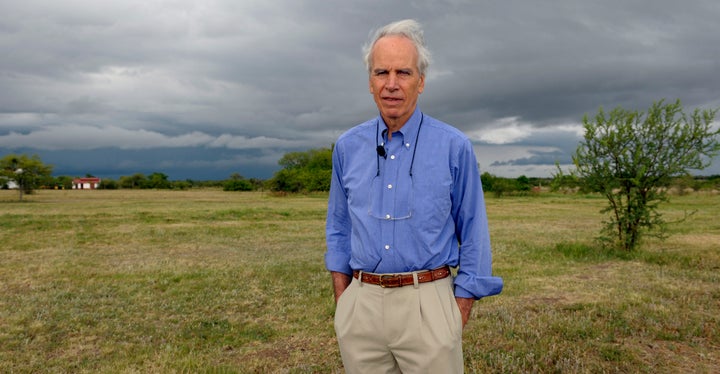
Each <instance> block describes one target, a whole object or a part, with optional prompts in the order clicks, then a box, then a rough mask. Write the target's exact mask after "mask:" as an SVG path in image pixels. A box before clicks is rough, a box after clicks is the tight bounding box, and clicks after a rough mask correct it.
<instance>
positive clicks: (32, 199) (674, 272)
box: [0, 190, 720, 373]
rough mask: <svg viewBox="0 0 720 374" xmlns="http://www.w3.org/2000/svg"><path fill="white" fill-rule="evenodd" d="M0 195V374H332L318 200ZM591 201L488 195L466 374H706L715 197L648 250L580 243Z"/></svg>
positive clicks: (668, 210)
mask: <svg viewBox="0 0 720 374" xmlns="http://www.w3.org/2000/svg"><path fill="white" fill-rule="evenodd" d="M16 198H17V195H16V194H15V193H14V191H0V243H1V244H2V246H1V247H0V363H2V365H1V366H2V369H0V371H3V372H13V373H14V372H17V373H26V372H51V373H53V372H57V373H60V372H62V373H64V372H80V373H91V372H92V373H98V372H99V373H117V372H125V373H135V372H143V373H145V372H153V373H168V372H169V373H173V372H176V373H180V372H201V373H204V372H207V373H215V372H228V373H233V372H237V373H246V372H283V373H314V372H337V371H341V361H340V357H339V353H338V350H337V343H336V341H335V337H334V332H333V329H332V318H333V311H334V305H333V302H332V293H331V288H330V287H331V283H330V277H329V274H328V273H327V272H326V271H325V269H324V265H323V254H324V247H325V244H324V221H325V209H326V201H327V196H326V195H316V196H290V197H273V196H270V195H267V194H262V193H237V192H222V191H219V190H191V191H127V190H119V191H38V192H37V194H35V195H30V196H26V199H25V200H26V201H24V202H22V203H19V202H15V201H14V200H15V199H16ZM603 204H604V201H603V200H602V199H600V198H596V197H592V196H571V195H550V194H549V195H541V196H538V197H516V198H502V199H495V198H492V197H490V198H488V200H487V206H488V215H489V217H490V229H491V235H492V241H493V247H494V253H493V256H494V272H495V273H496V274H497V275H499V276H502V277H503V278H504V279H505V290H504V291H503V293H502V294H501V295H499V296H496V297H491V298H487V299H485V300H481V301H480V302H478V303H476V305H475V307H474V309H473V316H472V319H471V321H470V323H469V324H468V326H467V327H466V329H465V332H464V350H465V358H466V369H467V372H470V373H473V372H477V373H493V372H494V373H508V372H538V373H556V372H581V373H582V372H587V373H596V372H641V373H642V372H646V373H656V372H666V373H674V372H700V373H704V372H707V373H712V372H718V371H720V353H718V352H720V328H719V327H718V324H719V322H720V253H719V251H720V220H718V219H717V217H718V216H719V215H720V196H715V195H710V194H705V195H700V194H697V195H689V196H682V197H674V198H672V200H671V203H670V204H667V205H665V206H663V213H664V214H666V216H667V217H668V218H671V219H672V218H674V219H679V218H682V217H684V216H685V212H686V211H693V210H694V211H695V214H693V215H691V216H690V217H689V218H687V219H686V220H685V221H683V222H681V223H679V224H676V225H673V226H670V231H671V234H672V236H670V238H669V239H668V240H666V241H658V240H656V239H652V238H648V239H647V240H646V242H645V243H644V245H643V246H642V249H641V250H640V251H638V252H637V253H633V254H631V255H623V256H619V255H618V254H617V253H612V252H603V251H599V250H598V249H597V247H596V246H595V244H594V243H593V241H592V238H593V237H594V236H596V234H597V233H598V230H599V229H600V226H601V220H602V217H601V216H600V214H599V210H600V209H601V207H602V206H603Z"/></svg>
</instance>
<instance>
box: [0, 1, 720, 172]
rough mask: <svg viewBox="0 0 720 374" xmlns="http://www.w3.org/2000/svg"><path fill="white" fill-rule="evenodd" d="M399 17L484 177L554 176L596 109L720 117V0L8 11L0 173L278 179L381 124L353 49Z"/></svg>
mask: <svg viewBox="0 0 720 374" xmlns="http://www.w3.org/2000/svg"><path fill="white" fill-rule="evenodd" d="M403 18H414V19H416V20H418V21H420V22H421V23H422V24H423V26H424V28H425V37H426V39H427V43H428V46H429V48H430V50H431V51H432V53H433V62H432V64H431V65H430V69H429V72H428V77H427V79H426V84H425V92H424V93H423V94H422V95H421V97H420V100H419V106H420V108H421V110H422V111H423V112H424V113H426V114H428V115H430V116H433V117H435V118H438V119H441V120H443V121H445V122H448V123H450V124H452V125H454V126H455V127H458V128H459V129H461V130H463V131H464V132H465V133H466V134H467V135H468V136H470V138H471V139H472V140H473V141H474V143H475V145H476V146H475V150H476V154H477V156H478V160H479V162H480V167H481V169H482V171H483V172H485V171H487V172H490V173H492V174H495V175H499V176H506V177H517V176H519V175H526V176H550V173H551V170H553V169H554V164H555V162H560V163H561V164H567V163H569V162H570V156H571V154H572V153H573V152H574V150H575V149H576V147H577V144H578V141H579V139H580V137H581V135H582V127H581V125H580V124H581V120H582V117H583V115H584V114H590V115H592V114H594V113H596V112H597V110H598V108H599V107H601V106H602V107H604V108H606V109H612V108H614V107H616V106H622V107H624V108H626V109H637V110H646V109H647V108H648V107H649V106H650V104H652V102H653V101H658V100H661V99H666V100H669V101H674V100H675V99H680V100H681V101H682V103H683V106H684V107H685V109H686V110H687V111H690V110H692V109H694V108H702V109H712V108H718V107H720V2H718V1H717V0H707V1H701V0H685V1H677V0H644V1H633V0H604V1H579V0H572V1H571V0H567V1H533V0H527V1H512V0H509V1H473V0H468V1H462V0H446V1H430V0H428V1H332V2H331V1H316V0H301V1H297V0H272V1H270V0H258V1H250V0H224V1H223V0H215V1H212V0H204V1H190V0H163V1H160V0H122V1H119V0H118V1H115V0H73V1H70V0H58V1H45V0H16V1H13V0H0V56H2V57H0V156H3V155H5V154H8V153H27V154H38V155H39V156H40V157H41V158H42V160H43V161H44V162H46V163H49V164H52V165H54V166H55V172H54V174H55V175H71V176H84V175H85V174H93V175H96V176H101V177H112V178H117V177H119V176H121V175H131V174H134V173H137V172H142V173H146V174H150V173H152V172H156V171H157V172H162V173H165V174H167V175H168V176H169V177H170V179H173V180H181V179H187V178H190V179H225V178H227V177H228V176H229V175H230V174H231V173H235V172H237V173H240V174H242V175H243V176H245V177H257V178H268V177H270V176H272V174H273V173H274V172H275V171H277V170H278V168H279V166H278V165H277V161H278V159H279V158H280V157H281V156H282V155H283V154H285V153H286V152H290V151H304V150H307V149H310V148H318V147H330V146H331V144H332V143H333V142H334V141H335V139H336V138H337V137H338V136H339V135H340V134H341V133H342V132H343V131H345V130H347V129H348V128H350V127H352V126H353V125H355V124H358V123H360V122H363V121H365V120H367V119H369V118H371V117H374V116H376V115H377V109H376V107H375V105H374V103H373V101H372V97H371V95H370V94H369V92H368V83H367V72H366V70H365V67H364V66H363V64H362V53H361V48H362V45H363V44H364V43H365V42H366V41H367V39H368V36H369V34H370V31H371V30H372V29H375V28H377V27H379V26H382V25H384V24H386V23H388V22H391V21H395V20H398V19H403ZM719 164H720V160H716V162H715V163H714V165H713V166H712V167H711V168H710V169H706V170H705V171H703V172H702V173H700V174H706V175H707V174H720V165H719Z"/></svg>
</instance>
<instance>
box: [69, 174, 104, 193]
mask: <svg viewBox="0 0 720 374" xmlns="http://www.w3.org/2000/svg"><path fill="white" fill-rule="evenodd" d="M99 187H100V178H95V177H87V178H75V179H73V181H72V188H73V190H95V189H98V188H99Z"/></svg>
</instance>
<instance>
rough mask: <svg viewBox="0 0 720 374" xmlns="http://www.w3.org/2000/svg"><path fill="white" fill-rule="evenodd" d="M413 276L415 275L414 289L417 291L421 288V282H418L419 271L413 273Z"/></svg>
mask: <svg viewBox="0 0 720 374" xmlns="http://www.w3.org/2000/svg"><path fill="white" fill-rule="evenodd" d="M412 275H413V287H415V288H416V289H417V288H420V282H418V275H417V271H413V273H412Z"/></svg>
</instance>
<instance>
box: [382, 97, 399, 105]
mask: <svg viewBox="0 0 720 374" xmlns="http://www.w3.org/2000/svg"><path fill="white" fill-rule="evenodd" d="M382 100H383V101H384V102H386V103H388V104H398V103H400V102H402V101H403V99H402V98H399V97H383V98H382Z"/></svg>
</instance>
